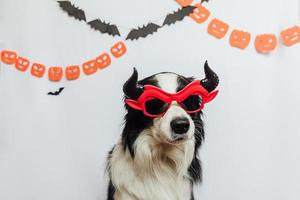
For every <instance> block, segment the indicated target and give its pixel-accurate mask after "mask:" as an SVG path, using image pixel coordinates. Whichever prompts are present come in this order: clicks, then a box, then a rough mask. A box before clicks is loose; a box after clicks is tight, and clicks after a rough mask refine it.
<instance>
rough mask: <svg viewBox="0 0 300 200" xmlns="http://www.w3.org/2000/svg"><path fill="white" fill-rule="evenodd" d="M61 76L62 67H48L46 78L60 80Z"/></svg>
mask: <svg viewBox="0 0 300 200" xmlns="http://www.w3.org/2000/svg"><path fill="white" fill-rule="evenodd" d="M62 77H63V69H62V67H49V70H48V78H49V80H50V81H60V80H61V78H62Z"/></svg>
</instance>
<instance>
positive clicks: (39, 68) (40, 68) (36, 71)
mask: <svg viewBox="0 0 300 200" xmlns="http://www.w3.org/2000/svg"><path fill="white" fill-rule="evenodd" d="M45 71H46V67H45V65H42V64H39V63H33V64H32V66H31V74H32V75H33V76H35V77H38V78H41V77H43V76H44V74H45Z"/></svg>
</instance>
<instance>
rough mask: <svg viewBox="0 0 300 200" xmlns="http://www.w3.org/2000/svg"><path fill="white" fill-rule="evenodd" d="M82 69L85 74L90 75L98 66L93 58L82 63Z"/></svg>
mask: <svg viewBox="0 0 300 200" xmlns="http://www.w3.org/2000/svg"><path fill="white" fill-rule="evenodd" d="M82 70H83V72H84V73H85V74H86V75H91V74H94V73H96V72H97V70H98V68H97V65H96V61H95V60H90V61H87V62H85V63H83V64H82Z"/></svg>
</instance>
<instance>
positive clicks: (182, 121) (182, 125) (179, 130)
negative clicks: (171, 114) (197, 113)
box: [171, 118, 190, 134]
mask: <svg viewBox="0 0 300 200" xmlns="http://www.w3.org/2000/svg"><path fill="white" fill-rule="evenodd" d="M171 128H172V130H173V131H174V133H176V134H184V133H186V132H187V131H188V130H189V128H190V122H189V120H188V119H187V118H176V119H173V120H172V121H171Z"/></svg>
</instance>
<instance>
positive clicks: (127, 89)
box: [123, 67, 143, 99]
mask: <svg viewBox="0 0 300 200" xmlns="http://www.w3.org/2000/svg"><path fill="white" fill-rule="evenodd" d="M137 82H138V72H137V70H136V68H135V67H134V68H133V73H132V75H131V76H130V78H129V79H128V80H127V81H126V82H125V83H124V85H123V92H124V94H125V97H126V98H127V99H128V98H130V99H137V98H138V97H139V96H140V95H141V94H142V93H143V86H142V85H138V83H137Z"/></svg>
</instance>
